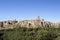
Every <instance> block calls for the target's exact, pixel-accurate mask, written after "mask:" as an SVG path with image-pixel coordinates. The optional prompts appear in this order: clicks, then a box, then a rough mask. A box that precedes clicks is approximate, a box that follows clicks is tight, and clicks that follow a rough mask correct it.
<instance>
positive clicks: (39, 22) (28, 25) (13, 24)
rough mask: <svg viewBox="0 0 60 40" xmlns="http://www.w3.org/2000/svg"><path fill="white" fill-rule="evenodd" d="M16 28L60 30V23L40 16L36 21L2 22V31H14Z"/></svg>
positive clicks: (0, 26) (0, 25) (0, 22)
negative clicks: (51, 28)
mask: <svg viewBox="0 0 60 40" xmlns="http://www.w3.org/2000/svg"><path fill="white" fill-rule="evenodd" d="M16 27H26V28H37V27H41V28H43V27H49V28H50V27H53V28H59V27H60V23H59V22H55V23H53V22H48V21H45V20H44V19H41V18H40V17H39V16H38V17H37V18H36V19H35V20H23V21H17V20H8V21H0V29H9V28H11V29H13V28H16Z"/></svg>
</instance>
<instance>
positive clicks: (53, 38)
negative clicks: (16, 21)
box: [0, 27, 60, 40]
mask: <svg viewBox="0 0 60 40" xmlns="http://www.w3.org/2000/svg"><path fill="white" fill-rule="evenodd" d="M0 40H60V28H21V27H20V28H14V29H8V30H7V29H6V30H0Z"/></svg>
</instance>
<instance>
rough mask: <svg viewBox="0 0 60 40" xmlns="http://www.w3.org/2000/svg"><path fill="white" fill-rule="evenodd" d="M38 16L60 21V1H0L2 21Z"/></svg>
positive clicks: (0, 17) (47, 19) (0, 18)
mask: <svg viewBox="0 0 60 40" xmlns="http://www.w3.org/2000/svg"><path fill="white" fill-rule="evenodd" d="M37 16H40V17H41V18H43V19H45V20H46V21H60V0H0V20H14V19H17V20H26V19H35V18H36V17H37Z"/></svg>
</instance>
